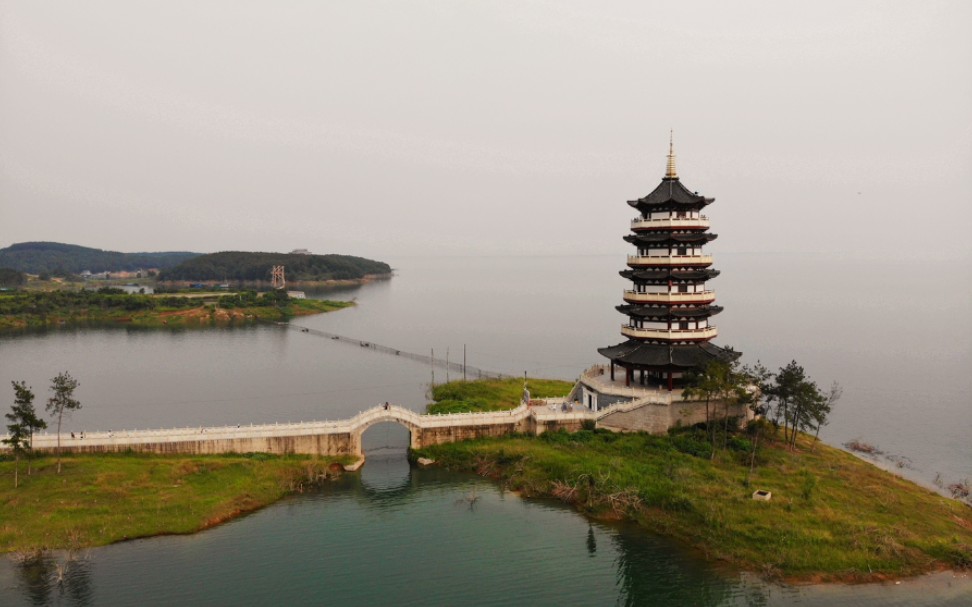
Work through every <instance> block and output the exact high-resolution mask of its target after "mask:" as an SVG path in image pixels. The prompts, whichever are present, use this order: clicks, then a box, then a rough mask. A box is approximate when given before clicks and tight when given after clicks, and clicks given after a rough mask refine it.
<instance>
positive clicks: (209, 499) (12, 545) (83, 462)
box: [0, 454, 343, 553]
mask: <svg viewBox="0 0 972 607" xmlns="http://www.w3.org/2000/svg"><path fill="white" fill-rule="evenodd" d="M54 461H55V460H54V459H53V458H42V459H38V460H35V462H34V464H33V467H34V470H33V474H32V475H31V476H29V477H28V476H25V466H24V462H21V468H20V474H21V477H20V482H21V486H20V487H19V488H17V489H14V487H13V469H14V462H13V461H9V460H7V461H0V513H2V517H0V553H4V552H13V551H24V552H33V551H36V550H45V549H57V548H66V549H76V548H80V547H87V546H100V545H104V544H109V543H112V542H117V541H120V540H125V539H132V538H138V537H148V536H154V535H163V534H174V533H192V532H195V531H199V530H201V529H205V528H207V527H211V526H213V525H216V524H219V523H221V522H223V521H226V520H228V519H231V518H233V517H236V516H239V515H240V514H242V513H246V512H250V511H252V510H255V509H257V508H261V507H263V506H266V505H268V504H271V503H273V502H274V501H276V500H278V499H280V498H281V497H283V496H284V495H287V494H288V493H291V492H293V491H294V490H296V489H297V488H299V487H300V486H301V484H302V483H308V478H316V477H317V475H318V474H322V473H323V472H324V471H325V470H326V469H327V466H328V464H329V463H330V462H331V461H339V460H338V459H337V458H334V459H331V460H327V459H310V458H306V457H297V456H292V457H273V456H266V455H257V456H252V457H247V456H242V455H219V456H195V457H189V456H184V457H183V456H158V455H134V454H130V455H129V454H126V455H97V456H95V455H78V456H66V457H65V458H64V460H63V464H64V467H63V472H62V474H61V475H56V474H55V473H54V471H55V463H54ZM340 461H343V460H340Z"/></svg>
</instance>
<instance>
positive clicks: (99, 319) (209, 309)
mask: <svg viewBox="0 0 972 607" xmlns="http://www.w3.org/2000/svg"><path fill="white" fill-rule="evenodd" d="M351 305H353V304H352V303H351V302H344V301H327V300H315V299H290V298H288V297H287V294H286V293H284V292H280V291H272V292H269V293H263V294H259V293H256V292H254V291H244V292H240V293H232V294H226V293H223V294H220V293H213V294H210V295H208V296H203V297H182V296H174V295H141V294H126V293H124V292H122V291H120V290H118V289H112V288H103V289H99V290H98V291H90V290H58V291H15V292H10V293H4V294H0V330H5V329H8V330H9V329H28V328H44V327H56V326H61V325H81V324H102V325H105V324H107V325H112V324H121V325H125V326H133V327H141V328H153V327H164V326H168V327H199V326H213V325H227V324H242V323H247V322H254V321H257V320H268V321H276V320H286V319H287V318H290V317H293V316H302V315H307V314H318V313H321V312H330V311H333V310H339V309H341V308H345V307H348V306H351Z"/></svg>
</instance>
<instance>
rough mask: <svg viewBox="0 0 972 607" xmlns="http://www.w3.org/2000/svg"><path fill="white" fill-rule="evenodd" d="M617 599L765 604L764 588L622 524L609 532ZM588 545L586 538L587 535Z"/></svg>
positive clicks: (629, 601)
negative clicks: (616, 582) (615, 572)
mask: <svg viewBox="0 0 972 607" xmlns="http://www.w3.org/2000/svg"><path fill="white" fill-rule="evenodd" d="M612 540H613V542H614V544H615V546H616V547H617V550H618V556H617V559H616V561H615V562H616V565H617V581H618V589H619V590H620V592H621V596H620V597H619V598H618V604H621V605H626V606H627V605H704V606H715V605H733V604H740V605H750V606H752V607H759V606H762V605H765V604H766V602H767V596H766V594H765V589H764V588H761V587H759V586H758V585H747V584H744V583H743V582H742V581H741V580H740V579H738V578H736V579H732V578H730V577H728V576H726V575H723V574H721V573H720V572H719V571H717V570H716V569H715V568H713V567H711V566H709V565H706V564H705V563H704V562H702V561H700V560H699V559H697V558H693V557H691V556H690V555H688V554H686V553H684V552H681V551H679V550H678V549H677V548H676V547H674V546H672V545H668V544H666V543H663V542H662V541H661V540H659V539H658V538H655V537H652V536H650V535H648V534H647V533H646V532H645V531H644V530H642V529H640V528H638V527H636V526H634V525H625V526H623V527H622V528H620V529H618V533H616V534H612ZM588 545H590V539H588Z"/></svg>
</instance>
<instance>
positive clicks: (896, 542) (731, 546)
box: [417, 431, 972, 586]
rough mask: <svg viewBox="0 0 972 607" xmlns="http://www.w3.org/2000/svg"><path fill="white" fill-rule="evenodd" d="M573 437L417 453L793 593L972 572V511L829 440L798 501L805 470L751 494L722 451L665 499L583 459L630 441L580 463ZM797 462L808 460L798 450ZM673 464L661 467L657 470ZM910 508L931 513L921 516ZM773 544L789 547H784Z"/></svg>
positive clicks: (622, 451)
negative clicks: (630, 527) (767, 496)
mask: <svg viewBox="0 0 972 607" xmlns="http://www.w3.org/2000/svg"><path fill="white" fill-rule="evenodd" d="M582 432H583V431H582ZM592 434H594V435H595V436H596V434H597V433H592ZM569 436H570V435H565V436H564V437H563V441H561V440H560V438H558V439H557V441H555V443H561V442H562V443H563V444H554V445H549V444H544V442H545V440H544V439H543V436H542V435H541V437H538V438H523V437H517V438H499V439H488V440H481V441H470V442H468V443H466V444H465V445H463V444H461V443H453V444H451V445H437V446H434V447H429V448H426V449H420V450H418V453H417V455H421V456H424V457H428V458H431V459H434V460H436V462H437V465H441V466H443V467H445V468H447V469H450V470H462V471H469V472H474V473H476V474H478V475H480V476H486V477H489V478H491V479H493V480H494V481H496V482H499V483H502V484H503V485H504V486H505V488H506V490H510V491H514V492H516V493H517V495H520V496H521V497H523V498H524V499H529V498H534V497H535V498H540V499H554V500H558V501H561V502H563V503H566V504H568V505H571V506H572V507H573V508H574V509H575V511H577V512H578V513H580V514H582V515H584V516H587V517H590V518H592V519H594V520H598V521H603V522H625V523H632V524H636V525H638V526H639V527H641V528H643V529H645V530H646V531H649V532H652V533H656V534H658V535H660V536H663V537H666V538H669V539H671V540H673V541H676V542H678V543H680V544H682V545H683V546H685V547H687V548H689V549H691V550H693V551H695V552H696V553H697V554H699V555H701V556H703V557H704V558H705V559H706V560H708V561H713V562H722V563H725V564H726V565H727V566H729V567H731V568H733V569H734V570H736V571H739V572H750V573H753V574H755V575H758V576H759V577H761V578H763V579H765V580H768V581H777V582H782V583H786V584H789V585H793V586H801V585H816V584H828V583H839V584H866V583H880V582H888V581H891V582H894V581H900V580H906V579H912V578H915V577H918V576H923V575H927V574H934V573H936V572H941V571H952V572H955V573H956V574H964V573H968V572H969V571H970V569H972V508H970V507H968V506H967V505H965V504H963V503H962V502H959V501H957V500H954V499H951V498H947V497H944V496H941V495H939V494H938V493H936V492H933V491H930V490H927V489H925V488H923V487H920V486H919V485H917V484H915V483H912V482H911V481H908V480H907V479H904V478H902V477H900V476H896V475H893V474H891V473H889V472H886V471H884V470H881V469H880V468H878V467H876V466H874V465H873V464H871V463H870V462H867V461H866V460H862V459H860V458H858V457H856V456H855V455H854V454H851V453H846V452H844V451H841V450H839V449H837V448H834V447H830V446H828V445H825V444H818V446H817V453H816V454H815V456H817V457H818V459H819V456H820V454H823V459H820V461H822V462H824V463H825V465H827V466H829V467H831V470H830V471H829V473H827V472H823V473H819V476H818V477H817V480H816V481H815V483H817V485H818V488H817V489H815V490H814V491H817V495H815V496H813V497H812V498H810V499H805V498H802V497H800V496H799V495H792V494H793V493H798V492H799V491H800V484H799V482H796V483H791V484H790V486H785V485H783V482H784V481H783V478H784V477H786V476H789V477H796V478H797V479H800V478H803V475H804V474H805V473H804V472H801V471H800V470H805V468H802V466H803V465H806V464H800V463H794V462H792V461H789V462H784V463H783V465H784V467H785V468H786V467H788V468H789V469H790V472H788V473H786V474H784V476H783V477H777V476H776V475H775V474H773V473H769V474H766V475H765V476H766V480H760V479H757V480H756V482H755V483H754V484H753V485H752V486H750V487H749V488H746V487H745V486H742V485H740V482H739V481H740V477H739V476H738V475H739V474H740V472H739V471H738V469H737V471H736V472H733V468H737V466H738V464H736V463H735V462H734V461H732V458H731V457H724V456H722V455H719V456H718V457H717V460H713V461H714V462H715V463H713V464H712V469H711V470H707V469H706V468H707V467H708V461H707V460H706V461H705V462H695V464H696V468H695V469H693V470H688V469H685V468H683V471H682V472H677V471H676V475H680V476H681V478H680V479H679V481H678V482H676V483H675V486H674V489H673V492H672V493H671V494H665V493H659V490H658V489H657V488H652V487H651V486H650V484H651V483H652V482H655V481H658V480H659V479H657V478H656V479H653V480H646V481H644V482H645V483H646V484H643V485H640V486H639V485H636V484H635V481H632V484H628V481H622V480H617V481H613V480H611V478H619V479H620V478H624V479H628V478H632V477H631V475H630V474H629V472H631V471H634V473H636V474H639V475H642V476H644V475H653V474H655V473H654V472H651V471H648V470H646V469H645V467H644V465H645V464H644V462H643V461H640V460H639V461H637V462H634V463H632V464H631V466H630V470H623V469H621V468H622V466H621V465H617V466H615V467H603V466H598V465H588V464H585V462H584V461H583V460H584V458H585V457H587V458H589V459H592V460H593V459H596V458H597V457H598V455H604V456H605V457H606V459H596V461H597V462H598V464H603V463H605V462H611V461H613V460H617V459H618V458H629V459H630V458H632V455H631V449H632V448H633V447H632V446H631V445H625V446H624V447H619V448H618V449H616V450H612V449H604V450H602V452H601V453H600V454H596V453H586V452H585V453H583V454H581V455H577V453H576V452H578V451H583V450H585V449H586V447H585V446H584V445H583V444H572V443H571V441H570V439H569ZM592 440H593V439H592ZM616 442H619V443H623V442H624V441H622V440H617V441H616ZM561 447H562V448H561ZM803 447H804V448H809V444H808V443H803ZM571 451H573V452H574V453H571ZM802 455H807V454H806V453H803V454H798V456H802ZM786 456H787V457H788V456H789V454H786ZM649 457H657V455H656V454H649ZM662 457H665V456H664V455H662ZM690 457H691V456H690ZM694 459H696V460H697V459H698V458H694ZM719 460H724V461H719ZM657 463H659V462H656V464H657ZM666 465H668V464H666V463H664V462H662V463H661V467H662V468H664V467H665V466H666ZM770 465H772V464H767V465H766V466H767V467H769V466H770ZM675 466H676V467H684V466H685V464H684V463H682V462H679V463H678V464H675ZM726 472H728V474H726ZM612 474H613V475H614V476H613V477H612V476H611V475H612ZM662 474H664V473H662ZM828 474H829V476H830V478H828V477H827V476H825V475H828ZM570 479H574V480H570ZM592 479H593V480H592ZM770 479H771V480H770ZM660 480H661V481H663V483H662V484H665V483H664V480H665V479H660ZM857 481H860V482H857ZM615 483H616V484H615ZM855 483H856V484H855ZM840 485H846V486H848V487H850V492H851V493H857V494H858V499H857V500H856V501H851V499H850V498H846V499H847V501H844V500H845V496H846V495H847V491H845V490H842V489H838V488H836V487H837V486H840ZM762 486H766V487H769V488H772V489H773V500H774V501H773V502H762V503H760V502H756V501H754V500H752V499H751V498H749V497H748V493H751V492H752V491H753V488H755V487H762ZM854 487H862V488H865V489H866V492H867V493H873V494H874V499H873V500H870V499H868V496H864V497H863V499H861V496H860V493H861V492H859V491H854ZM824 493H826V494H825V495H824ZM790 495H792V497H790ZM902 511H903V512H911V513H912V516H908V515H907V514H902V513H901V512H902ZM914 512H923V515H924V516H923V517H922V519H921V520H914V518H915V517H913V513H914ZM773 538H780V539H783V538H789V539H787V540H786V545H784V544H781V543H779V540H774V539H773ZM804 553H806V554H804Z"/></svg>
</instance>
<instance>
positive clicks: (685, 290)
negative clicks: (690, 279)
mask: <svg viewBox="0 0 972 607" xmlns="http://www.w3.org/2000/svg"><path fill="white" fill-rule="evenodd" d="M678 292H679V293H688V292H689V286H688V285H678Z"/></svg>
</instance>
